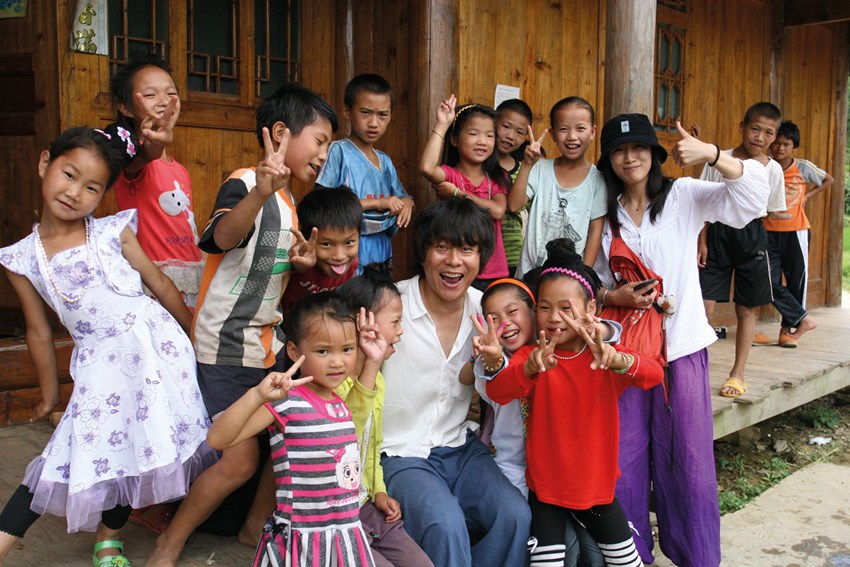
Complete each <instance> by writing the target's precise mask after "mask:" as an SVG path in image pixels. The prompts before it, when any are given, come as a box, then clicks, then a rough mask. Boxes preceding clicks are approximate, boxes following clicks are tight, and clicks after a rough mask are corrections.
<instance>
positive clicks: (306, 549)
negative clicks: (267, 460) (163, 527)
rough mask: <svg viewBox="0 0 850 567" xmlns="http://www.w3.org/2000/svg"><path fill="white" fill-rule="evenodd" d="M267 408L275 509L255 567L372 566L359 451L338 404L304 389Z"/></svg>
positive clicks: (338, 400)
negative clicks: (362, 502) (270, 424)
mask: <svg viewBox="0 0 850 567" xmlns="http://www.w3.org/2000/svg"><path fill="white" fill-rule="evenodd" d="M266 407H267V408H268V409H269V411H271V412H272V414H273V415H274V417H275V420H276V424H275V426H274V427H272V428H271V429H272V431H271V450H272V455H271V456H272V461H273V463H274V473H275V484H276V485H277V490H276V496H277V508H276V509H275V511H274V514H272V516H271V518H269V520H268V521H267V522H266V525H265V527H264V528H263V536H262V537H261V538H260V543H259V545H258V547H257V553H256V555H255V557H254V562H253V563H252V565H253V567H278V566H280V567H283V566H289V565H292V566H302V567H360V566H368V567H374V565H375V564H374V561H373V559H372V554H371V552H370V551H369V543H368V541H367V539H366V535H365V533H364V532H363V528H362V526H361V525H360V519H359V514H360V499H359V497H358V488H359V487H360V481H361V477H360V451H359V449H358V448H357V435H356V434H355V432H354V424H353V423H352V421H351V412H349V410H348V406H346V405H345V402H343V401H342V399H341V398H340V397H339V396H337V395H336V394H334V397H333V399H332V400H325V399H323V398H321V397H319V396H318V395H317V394H316V393H314V392H313V391H312V390H310V389H309V388H307V387H306V386H299V387H297V388H293V389H292V390H291V391H290V392H289V396H288V397H287V398H286V399H284V400H281V401H279V402H277V403H275V404H274V405H271V404H266Z"/></svg>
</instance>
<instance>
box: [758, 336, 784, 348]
mask: <svg viewBox="0 0 850 567" xmlns="http://www.w3.org/2000/svg"><path fill="white" fill-rule="evenodd" d="M781 341H782V337H781V336H780V337H779V341H775V340H774V339H771V338H770V337H768V336H767V335H765V334H764V333H756V334H755V336H754V337H753V346H773V345H777V344H780V343H781Z"/></svg>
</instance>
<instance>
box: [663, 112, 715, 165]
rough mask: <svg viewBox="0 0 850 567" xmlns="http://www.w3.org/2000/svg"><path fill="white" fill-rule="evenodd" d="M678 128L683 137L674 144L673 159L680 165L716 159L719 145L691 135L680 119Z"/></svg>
mask: <svg viewBox="0 0 850 567" xmlns="http://www.w3.org/2000/svg"><path fill="white" fill-rule="evenodd" d="M676 130H677V131H678V132H679V135H680V136H681V137H682V139H681V140H679V141H678V142H676V145H675V146H673V160H674V161H675V162H676V164H677V165H678V166H679V167H688V166H689V165H699V164H701V163H706V162H712V161H714V158H715V156H716V154H717V146H715V145H713V144H706V143H705V142H702V141H700V140H699V139H698V138H695V137H694V136H691V134H690V133H688V131H687V130H685V129H684V128H682V124H681V123H680V122H678V121H676Z"/></svg>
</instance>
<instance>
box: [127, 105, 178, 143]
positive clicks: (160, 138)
mask: <svg viewBox="0 0 850 567" xmlns="http://www.w3.org/2000/svg"><path fill="white" fill-rule="evenodd" d="M135 96H136V108H142V109H145V104H144V100H145V98H144V96H143V95H142V93H136V95H135ZM145 111H146V113H147V116H146V117H144V118H143V119H142V121H141V123H140V125H139V129H140V130H141V132H140V134H141V137H140V139H139V144H140V145H142V146H144V145H145V144H151V143H152V144H157V145H160V146H163V147H165V146H167V145H168V144H170V143H171V142H173V141H174V126H175V124H177V117H178V116H180V97H179V96H177V95H176V94H175V95H171V96H169V97H168V106H166V107H165V110H164V111H163V112H162V114H161V115H160V114H158V113H157V112H156V111H155V109H151V110H147V109H146V110H145Z"/></svg>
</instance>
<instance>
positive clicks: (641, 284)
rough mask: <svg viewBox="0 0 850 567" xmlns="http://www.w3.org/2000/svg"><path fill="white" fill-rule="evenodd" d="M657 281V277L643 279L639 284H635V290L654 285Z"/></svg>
mask: <svg viewBox="0 0 850 567" xmlns="http://www.w3.org/2000/svg"><path fill="white" fill-rule="evenodd" d="M657 281H658V280H657V279H655V278H649V279H648V280H643V281H642V282H640V283H639V284H637V285H636V286H635V291H639V290H642V289H643V288H645V287H646V286H649V285H652V284H654V283H656V282H657Z"/></svg>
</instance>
